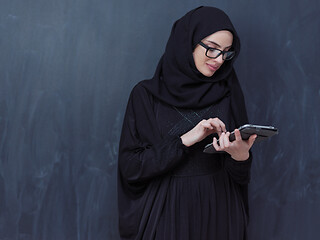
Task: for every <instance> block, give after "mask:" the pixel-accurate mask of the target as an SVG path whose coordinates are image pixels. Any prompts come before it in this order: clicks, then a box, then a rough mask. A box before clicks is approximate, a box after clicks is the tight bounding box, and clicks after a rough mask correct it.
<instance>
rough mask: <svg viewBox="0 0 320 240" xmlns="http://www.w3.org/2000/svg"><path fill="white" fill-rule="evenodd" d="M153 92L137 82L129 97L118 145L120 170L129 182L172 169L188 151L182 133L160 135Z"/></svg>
mask: <svg viewBox="0 0 320 240" xmlns="http://www.w3.org/2000/svg"><path fill="white" fill-rule="evenodd" d="M152 103H153V102H152V96H150V95H149V94H148V93H147V91H146V90H145V89H144V88H141V87H139V85H138V86H136V87H135V88H134V89H133V91H132V93H131V95H130V98H129V101H128V106H127V110H126V115H125V118H124V122H123V128H122V134H121V140H120V146H119V170H120V173H121V175H122V177H123V178H124V179H126V181H127V182H128V183H136V182H144V181H146V180H149V179H152V178H155V177H157V176H160V175H162V174H165V173H167V172H169V171H170V170H172V169H173V168H174V167H175V166H176V165H177V164H178V163H179V162H180V161H181V160H182V159H183V156H184V154H185V153H186V152H187V147H186V146H184V145H183V144H182V141H181V139H180V137H179V136H163V137H161V134H160V131H159V129H158V125H157V122H156V119H155V116H154V112H153V106H152Z"/></svg>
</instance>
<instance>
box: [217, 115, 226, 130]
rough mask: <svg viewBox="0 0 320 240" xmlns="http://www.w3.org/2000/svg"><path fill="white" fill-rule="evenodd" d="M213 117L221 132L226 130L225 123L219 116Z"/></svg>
mask: <svg viewBox="0 0 320 240" xmlns="http://www.w3.org/2000/svg"><path fill="white" fill-rule="evenodd" d="M215 119H216V120H217V121H218V123H219V125H220V127H221V129H222V131H223V132H226V131H227V129H226V125H225V124H224V122H222V121H221V120H220V119H219V118H215Z"/></svg>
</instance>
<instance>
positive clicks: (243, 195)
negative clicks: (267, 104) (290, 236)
mask: <svg viewBox="0 0 320 240" xmlns="http://www.w3.org/2000/svg"><path fill="white" fill-rule="evenodd" d="M239 50H240V42H239V39H238V36H237V33H236V31H235V29H234V27H233V25H232V23H231V21H230V19H229V18H228V16H227V15H226V14H225V13H224V12H223V11H221V10H219V9H217V8H213V7H199V8H197V9H194V10H192V11H190V12H188V13H187V14H186V15H185V16H183V17H182V18H181V19H179V20H178V21H176V22H175V24H174V25H173V28H172V32H171V35H170V38H169V40H168V43H167V46H166V50H165V53H164V55H163V56H162V58H161V60H160V62H159V64H158V67H157V70H156V72H155V75H154V77H153V78H152V79H150V80H145V81H142V82H140V83H138V84H137V85H136V86H135V87H134V89H133V90H132V92H131V95H130V98H129V102H128V106H127V110H126V115H125V119H124V123H123V129H122V135H121V141H120V148H119V166H118V169H119V172H118V203H119V229H120V235H121V238H122V239H148V240H150V239H166V240H170V239H172V240H177V239H182V240H187V239H196V240H198V239H219V240H220V239H223V240H227V239H232V240H238V239H239V240H240V239H241V240H243V239H246V227H247V223H248V199H247V186H248V182H249V178H250V166H251V161H252V157H251V154H250V152H249V149H250V148H251V146H252V144H253V142H254V139H255V137H256V136H251V137H250V139H249V140H247V141H243V140H242V139H241V136H240V133H239V131H238V130H236V132H235V135H236V141H234V142H229V138H228V137H229V134H230V133H229V132H228V131H227V130H228V129H230V130H233V129H235V128H236V127H239V126H240V125H242V124H245V123H247V122H248V120H247V114H246V109H245V103H244V99H243V95H242V91H241V88H240V86H239V83H238V80H237V77H236V74H235V72H234V70H233V63H234V60H235V59H236V57H237V55H238V54H239ZM213 136H214V138H213V140H212V137H213ZM217 138H219V144H218V143H217ZM211 142H212V143H213V145H214V147H215V149H216V150H217V153H215V154H206V153H203V148H204V146H205V145H207V144H208V143H211Z"/></svg>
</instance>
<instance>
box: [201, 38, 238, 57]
mask: <svg viewBox="0 0 320 240" xmlns="http://www.w3.org/2000/svg"><path fill="white" fill-rule="evenodd" d="M199 45H200V46H202V47H204V48H205V49H206V57H208V58H211V59H216V58H218V57H219V56H220V55H221V54H222V59H223V60H225V61H229V60H231V59H232V58H233V57H234V56H235V53H236V52H235V51H230V50H228V51H222V50H220V49H218V48H213V47H209V46H208V45H206V44H205V43H203V42H199ZM211 49H213V50H217V51H219V53H218V55H217V56H216V57H210V56H208V51H209V50H211ZM228 52H232V53H233V56H232V57H231V58H229V59H226V58H224V54H225V53H228Z"/></svg>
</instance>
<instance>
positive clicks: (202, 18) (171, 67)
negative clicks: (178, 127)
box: [142, 7, 247, 125]
mask: <svg viewBox="0 0 320 240" xmlns="http://www.w3.org/2000/svg"><path fill="white" fill-rule="evenodd" d="M220 30H228V31H230V32H231V33H232V34H233V44H232V47H233V48H234V50H235V51H236V55H235V57H234V58H233V59H232V60H230V61H225V62H224V63H223V65H222V66H221V67H220V68H219V70H218V71H217V72H215V73H214V74H213V76H211V77H206V76H204V75H203V74H202V73H200V72H199V71H198V70H197V68H196V66H195V63H194V60H193V54H192V53H193V50H194V48H195V47H196V45H197V44H198V43H199V42H200V41H201V40H202V39H204V38H205V37H207V36H209V35H211V34H213V33H215V32H217V31H220ZM239 52H240V40H239V38H238V35H237V32H236V30H235V29H234V27H233V25H232V23H231V21H230V19H229V17H228V16H227V15H226V14H225V13H224V12H223V11H222V10H220V9H217V8H214V7H198V8H196V9H194V10H191V11H190V12H188V13H187V14H186V15H184V16H183V17H182V18H180V19H179V20H177V21H176V22H175V23H174V25H173V27H172V30H171V35H170V37H169V40H168V43H167V46H166V50H165V53H164V54H163V56H162V58H161V59H160V61H159V64H158V66H157V69H156V72H155V74H154V76H153V78H152V79H150V80H146V81H143V82H142V85H143V87H145V88H146V89H147V90H148V91H149V92H150V93H151V94H152V95H153V96H155V97H156V98H158V99H160V100H161V101H163V102H165V103H167V104H169V105H172V106H175V107H181V108H203V107H207V106H209V105H212V104H214V103H216V102H218V101H219V100H220V99H222V98H223V97H225V96H227V95H229V94H230V95H231V108H232V112H233V115H234V118H235V122H236V125H239V124H243V123H246V122H247V117H246V112H245V110H243V109H245V106H244V102H243V94H242V91H241V88H240V85H239V83H238V80H237V77H236V74H235V72H234V70H233V63H234V61H235V59H236V58H237V56H238V54H239ZM239 100H240V101H239ZM239 102H240V106H239ZM242 102H243V103H242ZM239 107H240V109H242V111H240V110H239ZM243 111H244V112H243Z"/></svg>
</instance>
